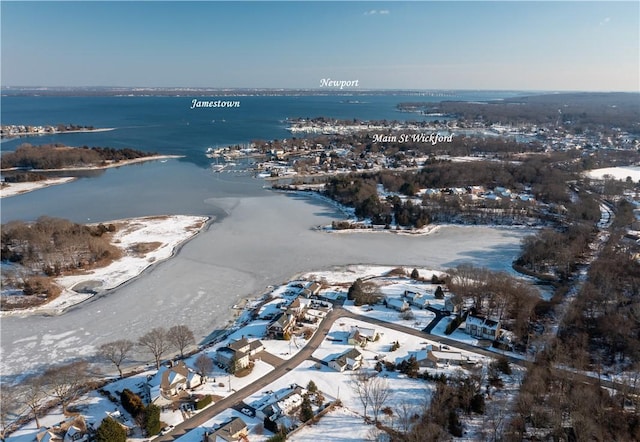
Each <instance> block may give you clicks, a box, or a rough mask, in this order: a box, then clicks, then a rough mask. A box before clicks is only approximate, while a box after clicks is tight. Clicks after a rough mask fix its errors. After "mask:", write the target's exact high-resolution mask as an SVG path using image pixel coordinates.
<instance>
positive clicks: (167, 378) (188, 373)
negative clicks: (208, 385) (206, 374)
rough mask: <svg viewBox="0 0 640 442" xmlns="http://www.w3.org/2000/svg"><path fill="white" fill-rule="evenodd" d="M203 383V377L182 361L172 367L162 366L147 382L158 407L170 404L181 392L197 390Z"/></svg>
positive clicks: (150, 395) (150, 394)
mask: <svg viewBox="0 0 640 442" xmlns="http://www.w3.org/2000/svg"><path fill="white" fill-rule="evenodd" d="M202 382H203V380H202V377H201V376H200V375H199V374H198V373H196V372H194V371H193V370H192V369H190V368H189V367H187V365H186V364H185V363H184V362H183V361H180V362H178V363H177V364H175V365H174V366H172V367H166V366H162V367H160V369H159V370H158V372H157V373H156V374H155V375H154V376H152V377H150V378H149V380H148V381H147V389H148V392H149V398H150V400H151V402H152V403H154V404H156V405H160V404H169V403H171V401H172V400H173V399H175V398H176V397H177V396H179V395H180V392H182V391H184V390H187V389H192V388H195V387H197V386H199V385H201V384H202Z"/></svg>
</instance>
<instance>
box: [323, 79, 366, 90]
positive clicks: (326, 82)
mask: <svg viewBox="0 0 640 442" xmlns="http://www.w3.org/2000/svg"><path fill="white" fill-rule="evenodd" d="M358 81H360V80H332V79H331V78H323V79H321V80H320V87H339V88H340V89H342V88H344V87H358Z"/></svg>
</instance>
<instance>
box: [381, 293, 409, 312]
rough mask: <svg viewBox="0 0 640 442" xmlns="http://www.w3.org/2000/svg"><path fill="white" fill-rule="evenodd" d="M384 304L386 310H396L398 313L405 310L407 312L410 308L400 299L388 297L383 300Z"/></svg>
mask: <svg viewBox="0 0 640 442" xmlns="http://www.w3.org/2000/svg"><path fill="white" fill-rule="evenodd" d="M384 302H385V304H386V305H387V307H388V308H392V309H394V310H398V311H399V312H404V311H406V310H409V308H410V307H409V303H408V302H407V301H405V300H404V299H402V298H394V297H391V296H389V297H387V298H385V300H384Z"/></svg>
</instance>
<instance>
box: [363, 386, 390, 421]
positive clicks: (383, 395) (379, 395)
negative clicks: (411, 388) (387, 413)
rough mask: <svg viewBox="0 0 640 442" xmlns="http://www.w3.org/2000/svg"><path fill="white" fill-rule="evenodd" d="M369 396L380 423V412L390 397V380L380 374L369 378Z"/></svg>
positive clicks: (374, 416) (375, 417) (374, 414)
mask: <svg viewBox="0 0 640 442" xmlns="http://www.w3.org/2000/svg"><path fill="white" fill-rule="evenodd" d="M367 393H368V396H369V403H370V404H371V408H372V410H373V418H374V419H375V421H376V423H378V414H379V413H380V410H382V407H384V404H385V403H386V402H387V399H389V394H390V393H391V390H390V389H389V382H388V381H387V380H386V379H385V378H381V377H379V376H375V377H372V378H369V382H368V392H367Z"/></svg>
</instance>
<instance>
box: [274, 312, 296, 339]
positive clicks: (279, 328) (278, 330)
mask: <svg viewBox="0 0 640 442" xmlns="http://www.w3.org/2000/svg"><path fill="white" fill-rule="evenodd" d="M295 322H296V318H295V316H293V315H292V314H290V313H284V312H283V313H280V314H278V315H277V316H276V317H275V318H274V319H273V321H272V322H271V323H270V324H269V325H268V326H267V337H268V338H271V339H284V335H285V334H291V331H292V330H293V326H294V325H295Z"/></svg>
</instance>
